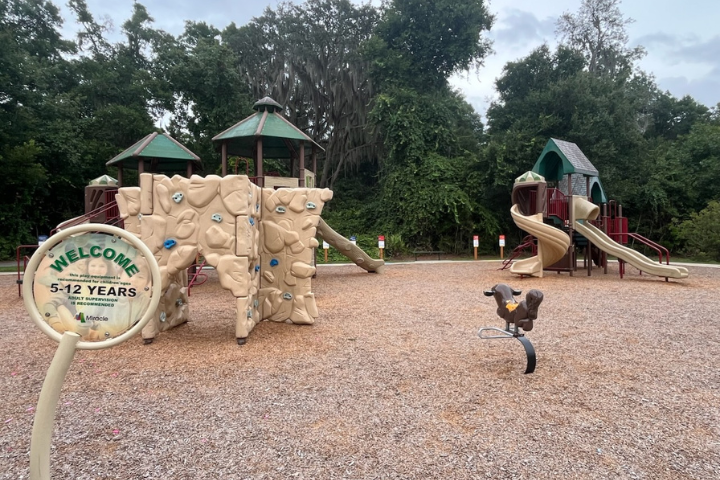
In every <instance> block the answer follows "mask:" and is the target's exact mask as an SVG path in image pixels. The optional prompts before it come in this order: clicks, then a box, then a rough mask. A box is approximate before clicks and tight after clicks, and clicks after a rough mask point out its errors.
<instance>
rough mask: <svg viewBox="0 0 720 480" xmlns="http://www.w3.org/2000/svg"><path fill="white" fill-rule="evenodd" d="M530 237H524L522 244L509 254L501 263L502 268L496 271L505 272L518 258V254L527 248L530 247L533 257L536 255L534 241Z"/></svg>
mask: <svg viewBox="0 0 720 480" xmlns="http://www.w3.org/2000/svg"><path fill="white" fill-rule="evenodd" d="M534 238H535V237H533V236H532V235H526V236H525V237H524V238H523V239H522V242H520V245H518V246H517V247H515V248H514V249H513V251H512V252H510V255H509V256H508V258H507V259H505V260H504V261H503V264H502V267H500V268H499V269H498V270H505V269H506V268H508V267H509V266H510V264H511V263H512V261H513V260H515V259H516V258H517V257H519V256H520V253H522V252H523V250H525V249H526V248H528V247H531V252H532V254H533V255H537V245H535V241H534Z"/></svg>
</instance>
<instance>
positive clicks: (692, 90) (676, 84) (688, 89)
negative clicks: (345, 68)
mask: <svg viewBox="0 0 720 480" xmlns="http://www.w3.org/2000/svg"><path fill="white" fill-rule="evenodd" d="M657 83H658V85H659V86H660V88H662V89H663V90H669V91H670V92H671V93H672V94H673V95H674V96H676V97H683V96H685V95H690V96H691V97H693V98H694V99H695V100H697V101H698V102H700V103H702V104H704V105H707V106H709V107H712V106H715V105H717V104H718V103H720V67H717V68H714V69H712V71H710V73H708V74H707V75H705V76H703V77H701V78H697V79H691V80H690V79H688V78H686V77H665V78H660V79H658V81H657Z"/></svg>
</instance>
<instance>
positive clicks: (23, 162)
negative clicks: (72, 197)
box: [0, 140, 47, 258]
mask: <svg viewBox="0 0 720 480" xmlns="http://www.w3.org/2000/svg"><path fill="white" fill-rule="evenodd" d="M0 148H2V149H1V150H0V152H1V154H0V171H2V172H3V174H2V175H0V191H2V192H3V194H2V195H0V224H2V225H3V229H2V232H0V258H10V257H12V256H14V254H15V247H17V246H18V245H21V244H30V243H35V242H36V241H37V240H34V237H33V235H32V233H31V232H34V233H35V234H37V232H35V225H37V224H39V223H42V222H43V221H44V218H43V212H42V211H40V210H38V209H37V207H36V205H37V197H38V196H41V195H42V194H43V190H44V186H45V182H46V181H47V175H46V172H45V168H43V166H42V165H41V164H40V162H39V161H38V157H39V156H40V153H41V149H40V148H39V147H38V145H37V144H36V143H35V142H34V141H32V140H31V141H29V142H28V143H24V144H22V145H18V146H15V147H11V148H9V149H7V148H4V147H0Z"/></svg>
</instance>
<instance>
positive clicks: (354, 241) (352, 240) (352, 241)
mask: <svg viewBox="0 0 720 480" xmlns="http://www.w3.org/2000/svg"><path fill="white" fill-rule="evenodd" d="M350 243H352V244H353V245H357V237H356V236H355V235H352V236H351V237H350Z"/></svg>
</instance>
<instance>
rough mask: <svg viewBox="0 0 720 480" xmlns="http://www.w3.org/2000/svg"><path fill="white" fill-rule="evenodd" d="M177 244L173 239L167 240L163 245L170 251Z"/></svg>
mask: <svg viewBox="0 0 720 480" xmlns="http://www.w3.org/2000/svg"><path fill="white" fill-rule="evenodd" d="M176 243H177V242H176V241H175V240H173V239H172V238H168V239H167V240H165V243H163V246H164V247H165V248H167V249H168V250H169V249H171V248H172V247H174V246H175V244H176Z"/></svg>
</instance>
